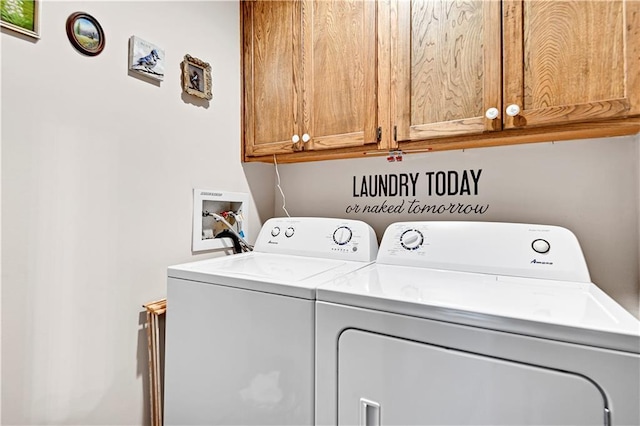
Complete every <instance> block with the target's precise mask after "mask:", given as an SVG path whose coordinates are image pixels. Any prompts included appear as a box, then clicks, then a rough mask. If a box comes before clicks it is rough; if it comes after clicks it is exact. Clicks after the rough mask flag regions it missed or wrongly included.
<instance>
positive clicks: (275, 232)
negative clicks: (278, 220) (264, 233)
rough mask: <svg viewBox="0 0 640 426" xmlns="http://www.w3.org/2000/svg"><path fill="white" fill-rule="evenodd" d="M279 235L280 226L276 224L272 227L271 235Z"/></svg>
mask: <svg viewBox="0 0 640 426" xmlns="http://www.w3.org/2000/svg"><path fill="white" fill-rule="evenodd" d="M278 235H280V228H279V227H277V226H274V227H273V229H271V236H272V237H277V236H278Z"/></svg>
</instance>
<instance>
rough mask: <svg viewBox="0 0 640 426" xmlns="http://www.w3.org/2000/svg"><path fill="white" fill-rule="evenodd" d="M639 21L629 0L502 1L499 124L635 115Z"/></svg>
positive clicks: (639, 104)
mask: <svg viewBox="0 0 640 426" xmlns="http://www.w3.org/2000/svg"><path fill="white" fill-rule="evenodd" d="M634 21H635V22H634ZM639 24H640V2H637V1H633V0H632V1H626V2H625V1H623V0H608V1H585V0H581V1H578V0H563V1H542V0H524V1H522V0H517V1H515V0H513V1H512V0H507V1H505V3H504V29H505V33H504V45H505V50H504V103H505V107H507V106H509V105H510V104H513V105H517V106H518V107H519V109H520V113H519V114H517V115H515V116H513V117H510V116H507V115H506V114H505V122H504V125H505V128H517V127H524V126H536V125H549V124H563V123H568V122H578V121H593V120H597V119H607V118H617V117H625V116H628V115H632V114H638V112H639V111H640V79H639V78H638V73H639V72H640V67H639V66H638V64H639V63H640V48H639V46H640V41H639V40H638V39H639V38H640V33H639V29H638V25H639Z"/></svg>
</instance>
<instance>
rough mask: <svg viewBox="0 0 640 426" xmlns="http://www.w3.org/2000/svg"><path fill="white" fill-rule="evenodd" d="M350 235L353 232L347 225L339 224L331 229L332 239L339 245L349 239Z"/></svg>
mask: <svg viewBox="0 0 640 426" xmlns="http://www.w3.org/2000/svg"><path fill="white" fill-rule="evenodd" d="M352 236H353V232H351V229H350V228H349V227H348V226H340V227H338V228H337V229H336V230H335V231H333V241H334V242H335V243H336V244H338V245H339V246H343V245H345V244H347V243H348V242H349V241H351V237H352Z"/></svg>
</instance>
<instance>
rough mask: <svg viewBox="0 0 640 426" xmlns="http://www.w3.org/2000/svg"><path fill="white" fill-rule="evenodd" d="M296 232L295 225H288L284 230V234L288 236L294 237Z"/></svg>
mask: <svg viewBox="0 0 640 426" xmlns="http://www.w3.org/2000/svg"><path fill="white" fill-rule="evenodd" d="M295 232H296V230H295V229H293V227H291V226H290V227H288V228H287V229H285V230H284V236H285V237H287V238H290V237H293V234H294V233H295Z"/></svg>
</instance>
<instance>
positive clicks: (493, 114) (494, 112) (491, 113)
mask: <svg viewBox="0 0 640 426" xmlns="http://www.w3.org/2000/svg"><path fill="white" fill-rule="evenodd" d="M499 113H500V111H498V108H495V107H491V108H489V109H488V110H487V111H486V112H485V113H484V116H485V117H487V118H488V119H489V120H495V119H496V118H498V114H499Z"/></svg>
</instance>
